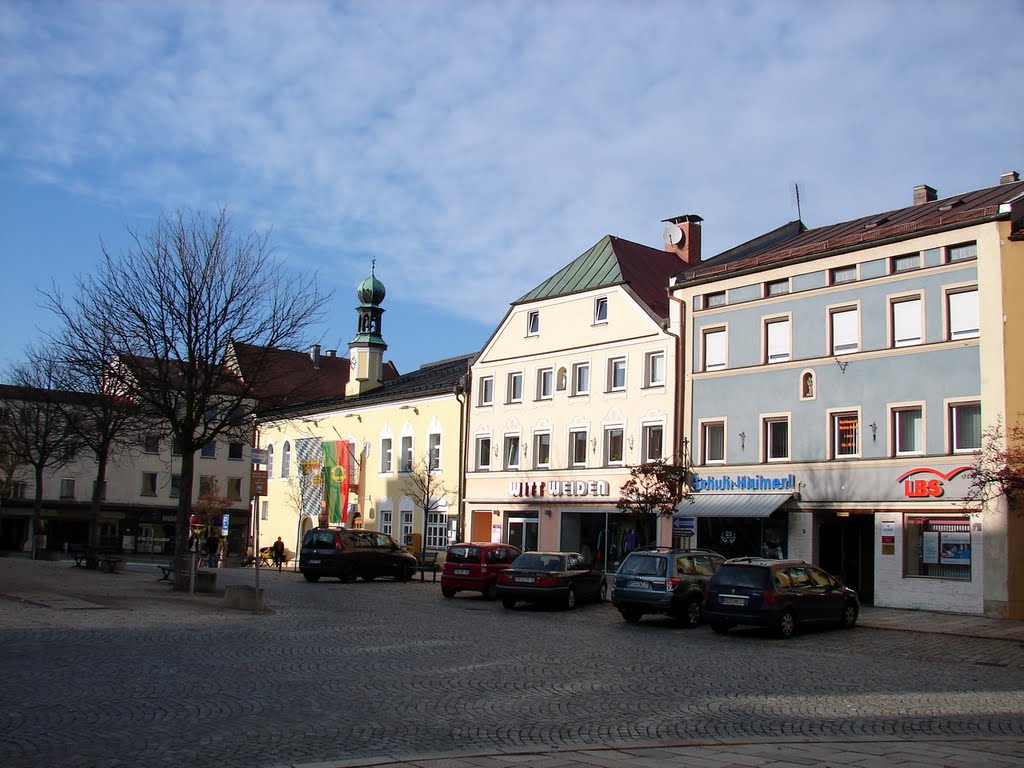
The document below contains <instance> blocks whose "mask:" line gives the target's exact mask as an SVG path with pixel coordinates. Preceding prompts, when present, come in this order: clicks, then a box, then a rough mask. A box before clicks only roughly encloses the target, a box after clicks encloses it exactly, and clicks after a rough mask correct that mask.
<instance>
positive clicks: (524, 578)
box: [515, 576, 535, 584]
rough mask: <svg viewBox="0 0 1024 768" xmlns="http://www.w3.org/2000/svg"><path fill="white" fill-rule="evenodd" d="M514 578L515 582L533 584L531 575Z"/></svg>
mask: <svg viewBox="0 0 1024 768" xmlns="http://www.w3.org/2000/svg"><path fill="white" fill-rule="evenodd" d="M515 580H516V583H517V584H533V582H534V581H535V579H534V578H533V576H516V579H515Z"/></svg>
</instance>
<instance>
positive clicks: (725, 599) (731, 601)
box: [721, 597, 747, 605]
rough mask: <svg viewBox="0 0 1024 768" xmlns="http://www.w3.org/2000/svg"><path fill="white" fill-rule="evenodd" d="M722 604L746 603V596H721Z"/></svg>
mask: <svg viewBox="0 0 1024 768" xmlns="http://www.w3.org/2000/svg"><path fill="white" fill-rule="evenodd" d="M721 602H722V605H746V604H747V598H745V597H723V598H721Z"/></svg>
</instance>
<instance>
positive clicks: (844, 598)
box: [704, 557, 860, 637]
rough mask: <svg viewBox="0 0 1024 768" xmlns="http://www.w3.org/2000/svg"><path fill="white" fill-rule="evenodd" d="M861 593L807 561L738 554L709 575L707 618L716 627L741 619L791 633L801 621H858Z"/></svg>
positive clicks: (848, 625)
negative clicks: (739, 555) (769, 558)
mask: <svg viewBox="0 0 1024 768" xmlns="http://www.w3.org/2000/svg"><path fill="white" fill-rule="evenodd" d="M859 613H860V601H859V600H858V599H857V593H856V592H855V591H854V590H852V589H850V588H849V587H846V586H843V584H841V583H840V582H839V580H838V579H837V578H836V577H835V576H832V575H830V574H828V573H825V571H823V570H821V568H818V567H817V566H814V565H811V564H810V563H805V562H804V561H803V560H766V559H764V558H760V557H739V558H736V559H734V560H727V561H726V562H725V563H724V564H723V565H722V567H721V568H719V569H718V571H716V572H715V575H714V576H712V577H711V578H710V579H709V580H708V586H707V590H706V591H705V596H704V617H705V618H706V619H707V622H708V623H709V624H710V625H711V628H712V629H713V630H715V632H719V633H722V632H727V631H728V630H729V628H730V627H733V626H735V625H737V624H753V625H755V626H761V627H771V628H772V629H774V630H775V632H776V633H777V634H778V635H779V636H780V637H792V635H793V633H794V632H796V629H797V626H798V625H800V624H815V623H832V624H837V625H839V626H841V627H845V628H847V629H852V628H853V627H854V626H855V625H856V624H857V616H858V614H859Z"/></svg>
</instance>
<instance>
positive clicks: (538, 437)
mask: <svg viewBox="0 0 1024 768" xmlns="http://www.w3.org/2000/svg"><path fill="white" fill-rule="evenodd" d="M545 438H546V443H547V459H546V460H543V461H542V460H541V456H542V453H541V450H540V447H541V444H542V443H543V442H545V440H544V439H545ZM550 467H551V432H549V431H544V432H534V433H533V468H534V469H549V468H550Z"/></svg>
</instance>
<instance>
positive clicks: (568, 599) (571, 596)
mask: <svg viewBox="0 0 1024 768" xmlns="http://www.w3.org/2000/svg"><path fill="white" fill-rule="evenodd" d="M575 607H576V587H573V586H570V587H569V591H568V592H566V593H565V608H566V610H569V611H571V610H572V609H573V608H575Z"/></svg>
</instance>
